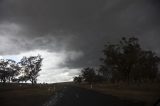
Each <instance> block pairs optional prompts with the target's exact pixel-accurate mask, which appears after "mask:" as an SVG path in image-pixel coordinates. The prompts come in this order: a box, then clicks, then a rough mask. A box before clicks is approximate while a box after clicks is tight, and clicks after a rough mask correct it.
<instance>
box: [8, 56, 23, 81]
mask: <svg viewBox="0 0 160 106" xmlns="http://www.w3.org/2000/svg"><path fill="white" fill-rule="evenodd" d="M6 70H7V72H8V81H9V82H10V81H12V80H13V79H14V78H15V77H16V76H18V75H19V71H20V67H19V66H18V64H17V63H16V62H15V61H14V60H11V59H7V68H6Z"/></svg>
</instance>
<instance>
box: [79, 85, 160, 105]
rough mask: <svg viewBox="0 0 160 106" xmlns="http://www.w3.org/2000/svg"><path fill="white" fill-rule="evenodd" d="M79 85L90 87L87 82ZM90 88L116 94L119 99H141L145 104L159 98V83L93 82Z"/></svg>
mask: <svg viewBox="0 0 160 106" xmlns="http://www.w3.org/2000/svg"><path fill="white" fill-rule="evenodd" d="M80 87H83V88H87V89H91V88H90V85H88V84H81V85H80ZM91 90H95V91H98V92H101V93H104V94H110V95H113V96H117V97H119V98H120V99H128V100H132V101H135V102H138V101H142V102H144V103H145V104H146V106H153V104H154V103H155V102H156V101H157V100H158V99H160V84H144V85H141V86H137V85H136V86H133V85H125V84H121V85H119V84H109V83H103V84H94V85H93V88H92V89H91Z"/></svg>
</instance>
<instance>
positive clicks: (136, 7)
mask: <svg viewBox="0 0 160 106" xmlns="http://www.w3.org/2000/svg"><path fill="white" fill-rule="evenodd" d="M159 10H160V2H159V0H123V1H122V0H45V1H44V0H23V1H22V0H1V1H0V55H1V56H5V55H18V54H23V53H25V52H29V51H35V50H44V51H48V52H49V53H59V54H61V53H62V51H63V53H64V51H65V53H66V56H68V54H67V53H69V52H72V53H73V52H74V53H75V54H74V56H69V58H65V59H66V60H64V61H66V62H65V64H63V65H62V66H61V68H62V69H64V67H65V68H66V67H67V70H68V71H66V72H67V73H68V74H69V73H74V72H71V71H69V70H70V69H79V68H83V67H86V66H92V67H96V66H98V65H99V64H100V63H99V58H100V57H101V56H102V52H101V51H102V49H103V46H104V44H105V43H106V42H116V41H118V40H119V39H120V38H121V37H122V36H136V37H138V38H139V39H140V43H141V44H142V46H143V47H144V48H145V49H151V50H153V51H155V52H156V53H157V54H158V55H160V47H159V45H160V36H159V35H160V20H159V19H160V14H159ZM76 54H77V56H75V55H76ZM73 58H74V59H73ZM58 72H59V73H63V71H58ZM57 76H58V75H57ZM62 76H63V75H62Z"/></svg>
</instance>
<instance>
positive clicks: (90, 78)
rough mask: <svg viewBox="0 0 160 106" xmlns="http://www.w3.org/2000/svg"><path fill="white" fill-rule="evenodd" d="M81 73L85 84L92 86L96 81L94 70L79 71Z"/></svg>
mask: <svg viewBox="0 0 160 106" xmlns="http://www.w3.org/2000/svg"><path fill="white" fill-rule="evenodd" d="M81 73H82V77H83V79H84V81H85V82H88V83H90V84H92V83H93V82H95V79H96V73H95V70H94V69H93V68H89V67H87V68H84V69H82V70H81Z"/></svg>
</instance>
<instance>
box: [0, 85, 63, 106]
mask: <svg viewBox="0 0 160 106" xmlns="http://www.w3.org/2000/svg"><path fill="white" fill-rule="evenodd" d="M54 86H55V87H54ZM62 87H63V86H62V85H59V84H43V85H42V84H38V85H34V86H33V85H30V84H6V85H2V84H0V106H41V105H42V104H43V103H45V102H46V101H47V100H48V99H49V97H50V96H51V95H53V94H54V93H55V92H57V91H59V90H61V89H62Z"/></svg>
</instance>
